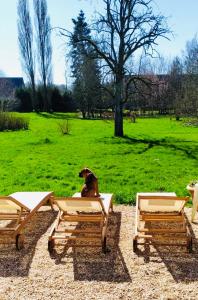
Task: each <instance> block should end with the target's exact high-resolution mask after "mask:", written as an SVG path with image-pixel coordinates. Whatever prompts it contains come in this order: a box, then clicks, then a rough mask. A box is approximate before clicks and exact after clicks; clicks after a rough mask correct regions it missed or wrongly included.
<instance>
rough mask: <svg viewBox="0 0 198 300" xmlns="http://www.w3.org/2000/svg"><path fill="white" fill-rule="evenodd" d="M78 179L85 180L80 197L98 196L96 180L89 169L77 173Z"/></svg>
mask: <svg viewBox="0 0 198 300" xmlns="http://www.w3.org/2000/svg"><path fill="white" fill-rule="evenodd" d="M79 177H83V178H85V184H84V185H83V187H82V190H81V197H99V196H100V194H99V191H98V179H97V177H96V176H95V175H94V173H93V172H92V171H91V170H90V169H88V168H84V169H82V170H81V171H80V173H79Z"/></svg>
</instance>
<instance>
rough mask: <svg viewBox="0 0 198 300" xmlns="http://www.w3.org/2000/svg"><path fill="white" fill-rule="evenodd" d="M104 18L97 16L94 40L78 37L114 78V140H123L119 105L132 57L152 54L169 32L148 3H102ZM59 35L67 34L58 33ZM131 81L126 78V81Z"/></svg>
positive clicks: (113, 0) (132, 0)
mask: <svg viewBox="0 0 198 300" xmlns="http://www.w3.org/2000/svg"><path fill="white" fill-rule="evenodd" d="M102 1H103V2H104V5H105V14H104V15H100V16H99V19H98V20H97V21H96V23H95V24H96V26H95V27H94V29H95V30H96V31H97V34H96V35H95V36H97V40H96V39H95V40H93V39H89V38H87V37H82V39H84V40H86V41H88V42H89V43H90V44H91V45H92V47H93V48H94V49H95V51H96V53H97V55H98V57H99V58H100V59H101V60H102V61H103V62H104V67H106V68H107V69H108V72H111V73H112V75H113V78H114V108H115V127H114V134H115V136H121V137H122V136H123V134H124V133H123V104H124V102H125V101H126V98H125V94H126V93H125V90H126V89H127V88H128V86H129V82H126V80H125V79H126V75H127V74H132V73H133V72H132V70H131V66H130V62H131V59H132V58H133V56H134V54H135V53H136V52H137V51H138V50H140V49H144V51H145V52H146V53H147V52H148V51H150V52H151V53H152V52H153V51H154V50H155V49H154V46H155V45H156V42H157V38H159V37H165V36H166V34H167V33H168V32H169V30H168V28H167V26H166V23H165V18H164V17H163V16H162V15H155V14H154V13H153V9H152V6H151V4H152V0H102ZM62 34H63V35H66V36H67V35H68V33H67V32H66V31H64V30H62ZM130 80H133V79H131V78H130V76H128V81H130Z"/></svg>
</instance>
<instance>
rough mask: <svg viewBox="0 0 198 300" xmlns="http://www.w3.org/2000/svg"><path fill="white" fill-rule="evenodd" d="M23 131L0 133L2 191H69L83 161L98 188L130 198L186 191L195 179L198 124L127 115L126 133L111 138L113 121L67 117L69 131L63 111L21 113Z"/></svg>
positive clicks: (78, 184) (75, 186) (74, 188)
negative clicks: (63, 130)
mask: <svg viewBox="0 0 198 300" xmlns="http://www.w3.org/2000/svg"><path fill="white" fill-rule="evenodd" d="M23 116H24V117H26V118H29V120H30V128H29V130H27V131H18V132H16V131H15V132H1V133H0V154H1V155H0V194H10V193H13V192H16V191H38V190H43V191H44V190H51V191H54V192H55V194H56V195H72V194H73V193H74V192H76V191H79V190H80V188H81V185H82V184H83V180H82V178H79V177H78V172H79V170H80V169H81V168H83V167H84V166H87V167H89V168H90V169H92V170H93V171H94V172H95V173H96V175H97V176H98V178H99V187H100V191H101V192H111V193H114V194H115V198H116V201H117V202H120V203H129V202H134V200H135V194H136V193H137V192H144V191H167V192H171V191H175V192H176V193H177V194H178V195H180V196H181V195H187V194H188V193H187V191H186V189H185V187H186V185H187V184H188V182H189V181H191V180H193V179H198V128H192V127H185V126H184V125H183V123H182V122H178V121H175V120H170V119H169V118H155V119H137V123H131V122H130V121H128V120H126V121H125V124H124V129H125V134H126V136H125V138H115V137H113V122H112V121H102V120H81V119H77V118H75V116H74V115H71V114H70V115H67V117H68V118H69V126H70V129H71V131H70V134H69V135H62V134H61V133H60V131H59V127H58V123H60V122H63V120H62V118H65V116H66V115H64V114H52V115H49V114H41V115H36V114H33V113H32V114H23Z"/></svg>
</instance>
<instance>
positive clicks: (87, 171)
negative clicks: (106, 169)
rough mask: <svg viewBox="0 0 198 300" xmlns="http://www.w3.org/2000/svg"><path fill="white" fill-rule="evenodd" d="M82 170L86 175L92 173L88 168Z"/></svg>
mask: <svg viewBox="0 0 198 300" xmlns="http://www.w3.org/2000/svg"><path fill="white" fill-rule="evenodd" d="M84 170H85V171H86V173H93V172H92V171H91V170H90V169H89V168H84Z"/></svg>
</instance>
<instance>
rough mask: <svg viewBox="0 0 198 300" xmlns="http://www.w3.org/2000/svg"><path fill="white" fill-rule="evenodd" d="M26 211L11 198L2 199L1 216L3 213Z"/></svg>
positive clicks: (4, 197)
mask: <svg viewBox="0 0 198 300" xmlns="http://www.w3.org/2000/svg"><path fill="white" fill-rule="evenodd" d="M22 209H25V210H26V208H25V207H23V206H22V205H21V204H20V203H18V202H17V201H16V200H15V199H13V198H12V197H10V196H1V197H0V214H1V213H13V212H17V211H21V210H22Z"/></svg>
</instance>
